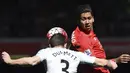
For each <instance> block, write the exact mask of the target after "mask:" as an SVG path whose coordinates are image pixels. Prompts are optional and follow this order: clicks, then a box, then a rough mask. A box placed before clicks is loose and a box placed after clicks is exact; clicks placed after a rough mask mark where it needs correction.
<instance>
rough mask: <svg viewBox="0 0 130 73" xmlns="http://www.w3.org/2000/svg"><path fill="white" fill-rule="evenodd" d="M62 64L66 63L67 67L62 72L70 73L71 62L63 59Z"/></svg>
mask: <svg viewBox="0 0 130 73" xmlns="http://www.w3.org/2000/svg"><path fill="white" fill-rule="evenodd" d="M61 63H65V64H66V67H64V68H62V71H64V72H66V73H69V72H68V71H67V69H68V68H69V62H68V61H66V60H63V59H62V60H61Z"/></svg>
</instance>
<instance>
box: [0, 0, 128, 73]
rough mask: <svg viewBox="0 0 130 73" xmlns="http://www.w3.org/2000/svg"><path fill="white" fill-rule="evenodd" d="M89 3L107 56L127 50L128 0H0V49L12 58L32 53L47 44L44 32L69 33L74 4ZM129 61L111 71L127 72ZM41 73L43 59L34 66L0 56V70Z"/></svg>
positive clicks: (6, 72) (97, 32) (42, 70)
mask: <svg viewBox="0 0 130 73" xmlns="http://www.w3.org/2000/svg"><path fill="white" fill-rule="evenodd" d="M80 4H90V5H91V7H92V10H93V12H94V16H95V24H94V29H95V33H96V34H97V36H98V38H99V39H100V40H101V43H102V45H103V47H104V49H105V51H106V54H107V56H108V58H114V57H117V56H119V55H121V54H122V53H129V54H130V0H2V1H0V5H1V6H0V9H1V10H0V51H7V52H9V53H10V54H11V55H12V57H13V58H17V57H21V56H32V55H35V53H36V52H37V51H38V50H40V49H41V48H44V47H46V46H47V39H46V33H47V31H48V30H49V29H50V28H52V27H54V26H60V27H62V28H64V29H65V30H66V31H67V33H68V35H69V37H70V34H71V32H72V30H74V28H75V27H76V24H75V18H74V17H75V16H74V12H75V9H76V7H77V6H78V5H80ZM129 69H130V63H128V64H119V67H118V69H117V70H115V71H112V73H130V71H129ZM23 72H26V73H45V69H44V65H43V63H41V64H39V65H36V66H34V67H30V66H25V67H23V66H22V67H21V66H10V65H6V64H4V63H3V62H2V60H0V73H23Z"/></svg>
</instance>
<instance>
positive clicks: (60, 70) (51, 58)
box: [36, 48, 95, 73]
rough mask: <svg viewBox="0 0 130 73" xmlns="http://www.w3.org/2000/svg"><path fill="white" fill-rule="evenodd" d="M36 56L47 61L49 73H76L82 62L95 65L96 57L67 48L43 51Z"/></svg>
mask: <svg viewBox="0 0 130 73" xmlns="http://www.w3.org/2000/svg"><path fill="white" fill-rule="evenodd" d="M36 56H39V57H40V59H41V61H43V60H46V61H47V73H76V72H77V67H78V65H79V63H80V62H86V63H90V64H92V63H94V61H95V57H90V56H88V55H86V54H84V53H81V52H76V51H72V50H68V49H65V48H46V49H41V50H40V51H39V52H38V53H37V54H36Z"/></svg>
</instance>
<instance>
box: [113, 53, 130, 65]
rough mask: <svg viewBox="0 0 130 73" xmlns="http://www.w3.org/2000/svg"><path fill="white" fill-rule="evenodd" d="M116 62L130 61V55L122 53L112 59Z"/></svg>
mask: <svg viewBox="0 0 130 73" xmlns="http://www.w3.org/2000/svg"><path fill="white" fill-rule="evenodd" d="M112 60H113V61H115V62H116V63H128V62H130V55H129V54H122V55H120V56H119V57H117V58H114V59H112Z"/></svg>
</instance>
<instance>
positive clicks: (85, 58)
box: [79, 52, 117, 69]
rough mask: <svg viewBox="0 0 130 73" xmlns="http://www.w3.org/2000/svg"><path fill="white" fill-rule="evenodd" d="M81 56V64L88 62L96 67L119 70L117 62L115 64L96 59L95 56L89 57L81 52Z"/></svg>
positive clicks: (110, 61)
mask: <svg viewBox="0 0 130 73" xmlns="http://www.w3.org/2000/svg"><path fill="white" fill-rule="evenodd" d="M79 55H80V59H81V62H86V63H89V64H93V65H96V66H102V67H108V68H111V69H116V68H117V64H116V62H114V61H112V60H106V59H100V58H96V57H93V56H88V55H86V54H84V53H81V52H79Z"/></svg>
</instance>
